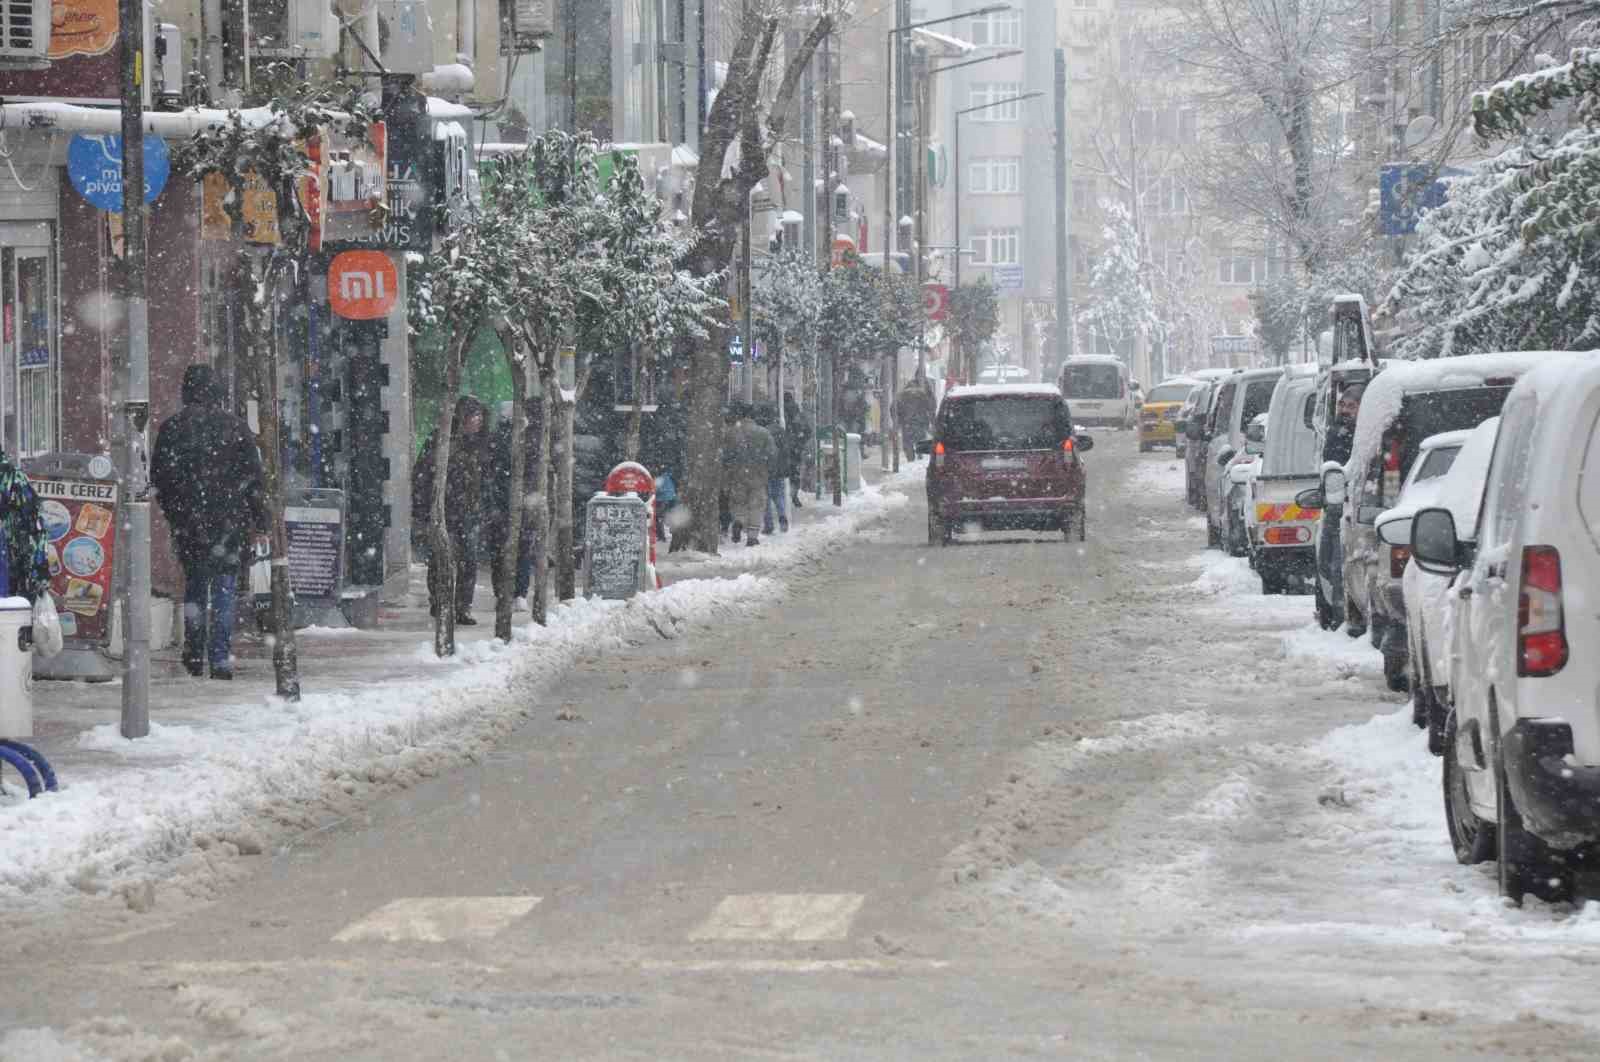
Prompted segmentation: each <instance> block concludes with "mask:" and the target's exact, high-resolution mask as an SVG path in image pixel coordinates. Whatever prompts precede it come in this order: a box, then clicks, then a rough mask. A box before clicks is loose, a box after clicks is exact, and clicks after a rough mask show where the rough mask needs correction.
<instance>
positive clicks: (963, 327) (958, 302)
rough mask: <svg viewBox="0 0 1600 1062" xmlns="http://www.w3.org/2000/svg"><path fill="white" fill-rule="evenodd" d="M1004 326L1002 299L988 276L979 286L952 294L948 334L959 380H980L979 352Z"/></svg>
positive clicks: (974, 285) (971, 285)
mask: <svg viewBox="0 0 1600 1062" xmlns="http://www.w3.org/2000/svg"><path fill="white" fill-rule="evenodd" d="M999 327H1000V296H999V295H998V294H997V293H996V292H995V290H994V285H993V284H991V283H989V278H988V277H981V278H979V280H978V282H977V283H976V284H963V285H961V286H960V287H959V288H956V289H954V290H953V291H951V292H950V306H949V308H948V309H947V310H946V312H945V331H946V332H947V333H948V334H949V336H950V346H951V350H952V351H953V361H954V365H953V366H952V369H953V372H952V375H953V376H954V377H955V378H956V379H957V380H965V381H971V380H974V379H976V378H977V363H976V360H975V359H976V358H977V356H978V351H979V349H980V348H981V347H982V346H983V344H985V343H987V342H988V341H989V340H990V338H991V337H993V336H994V334H995V332H996V331H997V330H998V329H999Z"/></svg>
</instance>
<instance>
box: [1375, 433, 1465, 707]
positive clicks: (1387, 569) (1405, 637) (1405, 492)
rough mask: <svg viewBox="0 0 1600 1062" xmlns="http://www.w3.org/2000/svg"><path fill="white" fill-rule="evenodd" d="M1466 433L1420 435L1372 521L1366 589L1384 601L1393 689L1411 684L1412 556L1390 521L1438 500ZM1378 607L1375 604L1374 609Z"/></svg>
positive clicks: (1386, 674)
mask: <svg viewBox="0 0 1600 1062" xmlns="http://www.w3.org/2000/svg"><path fill="white" fill-rule="evenodd" d="M1480 426H1481V425H1480ZM1471 434H1472V432H1471V431H1445V432H1440V433H1439V434H1438V435H1430V436H1428V437H1427V438H1426V439H1423V440H1422V445H1421V446H1420V447H1419V448H1418V450H1417V456H1416V459H1415V460H1414V461H1412V462H1411V470H1410V471H1409V472H1407V473H1406V478H1405V482H1404V483H1402V484H1401V485H1400V493H1399V495H1398V497H1396V498H1395V503H1394V507H1393V508H1391V509H1388V510H1386V511H1384V512H1382V513H1380V514H1379V515H1378V518H1377V520H1375V521H1374V523H1373V527H1374V535H1375V537H1376V539H1377V542H1378V545H1377V550H1378V564H1377V566H1376V569H1375V570H1374V571H1373V572H1372V586H1371V587H1370V588H1369V592H1370V593H1371V594H1372V595H1373V598H1374V600H1375V601H1376V600H1381V601H1382V602H1383V605H1382V608H1381V612H1382V615H1383V616H1384V621H1383V622H1384V627H1383V630H1384V633H1385V634H1386V635H1387V637H1385V638H1384V639H1383V641H1382V644H1381V645H1380V646H1379V648H1380V649H1381V650H1382V652H1383V679H1384V682H1385V683H1386V684H1387V685H1388V687H1389V688H1390V689H1391V690H1394V691H1395V692H1397V693H1398V692H1400V691H1402V690H1406V689H1409V688H1410V675H1411V664H1410V630H1409V624H1408V622H1407V621H1408V617H1409V613H1408V612H1407V611H1406V603H1405V587H1404V582H1403V580H1404V578H1405V571H1406V566H1407V562H1408V561H1410V559H1411V544H1410V543H1409V542H1402V541H1399V538H1400V537H1401V536H1400V535H1399V534H1398V533H1397V532H1398V531H1399V525H1397V524H1396V523H1395V521H1396V520H1406V519H1409V517H1408V516H1407V514H1410V513H1415V512H1416V511H1417V510H1418V509H1421V508H1424V507H1426V506H1430V505H1436V504H1438V499H1439V491H1440V489H1441V488H1442V487H1443V486H1444V482H1445V477H1446V474H1447V473H1448V472H1449V471H1450V468H1451V466H1452V465H1453V464H1454V463H1455V460H1456V455H1457V454H1458V453H1460V452H1461V447H1462V444H1463V443H1465V442H1466V441H1467V436H1468V435H1471ZM1386 528H1387V531H1386V530H1385V529H1386ZM1385 562H1387V563H1385ZM1378 611H1380V610H1379V609H1376V608H1375V609H1374V612H1378Z"/></svg>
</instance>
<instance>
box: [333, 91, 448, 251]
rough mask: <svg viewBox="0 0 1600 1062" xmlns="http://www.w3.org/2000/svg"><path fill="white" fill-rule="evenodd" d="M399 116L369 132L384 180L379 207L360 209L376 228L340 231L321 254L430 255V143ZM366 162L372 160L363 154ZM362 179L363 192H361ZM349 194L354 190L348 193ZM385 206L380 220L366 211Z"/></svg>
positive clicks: (342, 229)
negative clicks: (364, 251) (374, 250)
mask: <svg viewBox="0 0 1600 1062" xmlns="http://www.w3.org/2000/svg"><path fill="white" fill-rule="evenodd" d="M406 117H407V116H405V115H399V116H396V117H392V118H391V120H389V121H386V122H380V123H378V124H377V125H375V126H374V130H375V132H376V133H377V137H376V138H375V139H378V138H381V139H378V142H379V143H381V147H382V151H381V161H382V164H383V169H382V170H380V171H379V172H381V173H382V174H384V180H383V187H382V190H381V195H382V201H381V202H376V203H372V204H371V206H369V207H368V208H366V211H365V212H366V213H367V215H368V216H369V217H377V218H379V219H380V223H379V224H377V225H372V224H370V223H369V224H367V225H364V226H360V227H356V226H354V225H351V226H346V227H342V228H341V229H340V231H339V233H338V234H337V235H336V234H335V233H333V232H329V233H328V235H327V237H326V239H325V241H324V248H325V249H327V250H349V249H356V248H383V249H385V250H391V251H421V252H424V253H426V252H428V251H430V250H432V249H433V235H434V217H433V213H434V193H435V188H434V184H435V183H436V182H435V180H434V179H433V174H434V172H435V170H436V169H437V167H436V166H435V165H434V163H435V161H436V160H435V159H434V158H433V155H432V154H431V152H432V150H433V149H434V148H435V145H434V144H433V142H432V141H431V140H429V139H427V138H426V137H424V136H423V135H422V134H423V131H422V129H421V128H420V127H419V125H418V123H416V122H414V121H407V120H406ZM365 157H366V158H368V159H373V158H374V157H375V156H374V155H373V153H372V152H371V151H370V149H368V151H367V153H366V155H365ZM364 182H365V174H363V192H365V191H366V186H365V183H364ZM351 190H352V191H353V190H354V189H351ZM376 206H387V210H384V211H382V213H381V214H379V213H378V212H376V211H374V210H372V209H371V207H376Z"/></svg>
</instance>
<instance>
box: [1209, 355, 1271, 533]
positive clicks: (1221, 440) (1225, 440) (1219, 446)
mask: <svg viewBox="0 0 1600 1062" xmlns="http://www.w3.org/2000/svg"><path fill="white" fill-rule="evenodd" d="M1282 375H1283V369H1282V368H1281V367H1280V368H1276V369H1248V370H1245V371H1243V372H1237V373H1234V374H1233V375H1232V376H1229V377H1227V378H1226V379H1224V380H1223V381H1222V384H1221V387H1220V388H1219V389H1218V391H1217V397H1216V400H1215V401H1214V402H1213V403H1212V406H1211V415H1210V418H1209V419H1208V420H1207V423H1206V430H1205V437H1206V457H1205V461H1204V462H1203V466H1204V468H1205V477H1206V478H1205V491H1204V498H1205V508H1206V544H1207V545H1209V546H1220V545H1222V538H1223V534H1224V533H1225V532H1226V530H1227V526H1226V525H1227V501H1228V487H1229V483H1228V477H1227V474H1226V469H1227V467H1228V464H1229V462H1231V461H1232V460H1233V458H1234V455H1235V454H1237V453H1238V452H1239V451H1240V450H1242V449H1244V429H1245V425H1246V424H1249V423H1250V422H1251V421H1252V420H1254V419H1255V418H1256V417H1257V416H1259V415H1260V414H1262V413H1265V412H1266V411H1267V408H1268V407H1269V406H1270V405H1271V404H1272V391H1273V388H1275V387H1277V386H1278V377H1280V376H1282Z"/></svg>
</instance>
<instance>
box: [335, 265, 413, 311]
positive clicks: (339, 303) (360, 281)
mask: <svg viewBox="0 0 1600 1062" xmlns="http://www.w3.org/2000/svg"><path fill="white" fill-rule="evenodd" d="M399 293H400V274H399V273H398V272H396V271H395V268H394V263H393V262H392V261H390V260H389V256H388V255H386V254H384V253H383V252H382V251H344V252H342V253H340V254H338V255H335V256H334V259H333V261H332V262H330V263H329V264H328V304H329V305H330V306H332V307H333V312H334V313H336V314H338V315H339V316H340V317H343V318H346V319H348V320H351V321H374V320H377V319H378V318H380V317H387V316H388V315H389V311H390V310H391V309H393V308H394V304H395V299H396V298H397V297H398V295H399Z"/></svg>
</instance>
